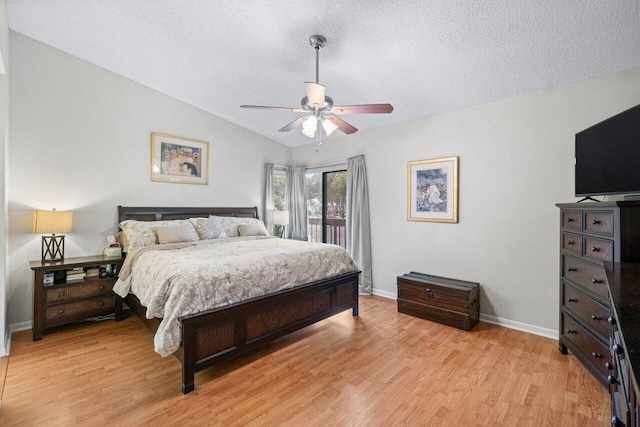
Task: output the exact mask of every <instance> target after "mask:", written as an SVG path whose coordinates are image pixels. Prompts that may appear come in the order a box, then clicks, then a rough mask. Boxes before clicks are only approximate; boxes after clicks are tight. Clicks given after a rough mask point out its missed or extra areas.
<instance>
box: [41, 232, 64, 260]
mask: <svg viewBox="0 0 640 427" xmlns="http://www.w3.org/2000/svg"><path fill="white" fill-rule="evenodd" d="M63 259H64V235H62V236H56V235H55V234H52V235H51V236H42V260H43V261H59V260H63Z"/></svg>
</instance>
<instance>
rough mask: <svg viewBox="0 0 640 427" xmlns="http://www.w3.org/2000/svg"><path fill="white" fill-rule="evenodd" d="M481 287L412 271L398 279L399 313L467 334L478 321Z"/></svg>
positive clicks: (472, 283) (471, 283)
mask: <svg viewBox="0 0 640 427" xmlns="http://www.w3.org/2000/svg"><path fill="white" fill-rule="evenodd" d="M479 289H480V285H479V284H478V283H474V282H467V281H463V280H456V279H449V278H446V277H439V276H431V275H429V274H423V273H416V272H413V271H412V272H411V273H407V274H403V275H402V276H398V312H400V313H405V314H410V315H412V316H417V317H422V318H424V319H428V320H432V321H434V322H439V323H443V324H445V325H449V326H453V327H455V328H458V329H464V330H465V331H470V330H471V328H473V327H474V326H475V325H476V323H478V320H479V318H480V298H479Z"/></svg>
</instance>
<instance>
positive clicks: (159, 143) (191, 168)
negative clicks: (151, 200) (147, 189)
mask: <svg viewBox="0 0 640 427" xmlns="http://www.w3.org/2000/svg"><path fill="white" fill-rule="evenodd" d="M151 181H159V182H174V183H177V184H203V185H207V184H209V143H208V142H206V141H198V140H197V139H189V138H182V137H180V136H172V135H165V134H163V133H156V132H153V133H152V134H151Z"/></svg>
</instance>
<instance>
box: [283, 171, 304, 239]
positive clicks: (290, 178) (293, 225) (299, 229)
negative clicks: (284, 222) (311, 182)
mask: <svg viewBox="0 0 640 427" xmlns="http://www.w3.org/2000/svg"><path fill="white" fill-rule="evenodd" d="M306 172H307V167H306V166H287V188H286V192H285V194H286V197H285V199H286V203H287V209H289V226H288V227H287V238H289V239H297V240H307V193H306V190H305V181H306V177H305V174H306Z"/></svg>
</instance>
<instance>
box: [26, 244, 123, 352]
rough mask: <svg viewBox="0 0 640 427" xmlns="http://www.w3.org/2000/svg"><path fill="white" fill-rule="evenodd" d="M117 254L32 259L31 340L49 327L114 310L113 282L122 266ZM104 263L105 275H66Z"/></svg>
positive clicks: (40, 336) (98, 267)
mask: <svg viewBox="0 0 640 427" xmlns="http://www.w3.org/2000/svg"><path fill="white" fill-rule="evenodd" d="M122 262H123V259H122V258H120V257H105V256H102V255H96V256H87V257H79V258H65V259H64V260H61V261H55V262H46V261H32V262H31V263H30V267H31V269H32V270H33V273H34V274H33V340H34V341H37V340H40V339H42V336H43V334H45V333H46V332H47V330H48V329H49V328H52V327H54V326H59V325H62V324H65V323H70V322H74V321H78V320H83V319H87V318H89V317H94V316H101V315H105V314H110V313H113V312H114V310H115V308H114V307H115V295H114V293H113V284H114V283H115V281H116V273H117V272H118V271H120V267H122ZM100 267H103V268H105V269H109V270H110V271H111V272H112V275H111V276H107V277H102V278H101V277H99V276H95V277H81V278H79V279H77V280H75V279H74V281H73V282H72V281H71V279H68V278H67V277H68V276H69V275H68V274H67V273H68V272H70V271H78V272H80V271H86V270H89V269H98V270H99V269H100Z"/></svg>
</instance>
